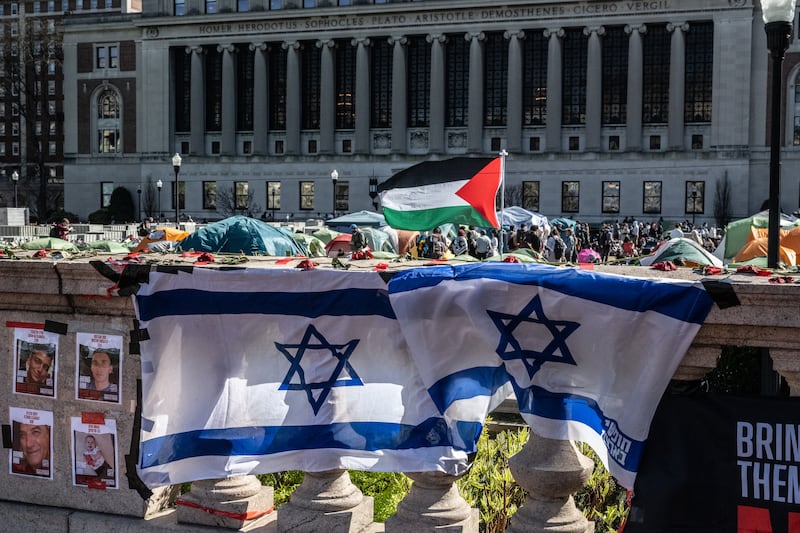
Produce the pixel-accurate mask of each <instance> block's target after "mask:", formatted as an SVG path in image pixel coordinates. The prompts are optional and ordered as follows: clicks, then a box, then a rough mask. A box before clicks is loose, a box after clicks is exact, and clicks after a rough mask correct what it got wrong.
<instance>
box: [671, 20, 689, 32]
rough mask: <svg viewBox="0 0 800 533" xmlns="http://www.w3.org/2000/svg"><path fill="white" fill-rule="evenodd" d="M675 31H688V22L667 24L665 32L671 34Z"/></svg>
mask: <svg viewBox="0 0 800 533" xmlns="http://www.w3.org/2000/svg"><path fill="white" fill-rule="evenodd" d="M675 30H681V31H682V32H684V33H685V32H687V31H689V23H688V22H667V31H668V32H670V33H672V32H673V31H675Z"/></svg>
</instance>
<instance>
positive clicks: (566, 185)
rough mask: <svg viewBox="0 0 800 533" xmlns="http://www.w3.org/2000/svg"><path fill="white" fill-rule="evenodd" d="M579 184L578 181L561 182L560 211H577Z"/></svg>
mask: <svg viewBox="0 0 800 533" xmlns="http://www.w3.org/2000/svg"><path fill="white" fill-rule="evenodd" d="M580 193H581V184H580V182H579V181H562V182H561V211H562V212H564V213H577V212H578V209H579V207H580Z"/></svg>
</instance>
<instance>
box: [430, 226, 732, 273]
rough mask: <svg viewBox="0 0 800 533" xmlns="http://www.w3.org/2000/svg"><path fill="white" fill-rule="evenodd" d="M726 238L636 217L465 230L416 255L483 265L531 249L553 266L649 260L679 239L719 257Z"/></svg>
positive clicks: (433, 241) (710, 229)
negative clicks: (585, 260) (582, 259)
mask: <svg viewBox="0 0 800 533" xmlns="http://www.w3.org/2000/svg"><path fill="white" fill-rule="evenodd" d="M722 233H723V232H722V231H721V230H719V229H718V228H717V227H716V226H709V225H708V223H703V224H701V225H699V226H695V225H694V224H692V223H690V222H689V221H684V222H682V223H678V224H675V227H673V228H671V229H670V230H667V229H666V228H665V227H664V223H663V220H662V219H658V220H654V221H649V222H643V221H639V220H636V219H635V218H634V217H626V218H624V219H623V220H622V221H618V220H617V221H613V222H610V221H609V222H604V223H602V224H600V225H599V226H595V227H593V228H592V227H590V225H589V224H588V223H586V222H580V221H575V222H574V223H569V224H561V225H555V226H553V227H540V226H538V225H536V224H526V223H521V224H519V226H518V227H517V226H516V225H510V226H508V227H507V228H504V230H503V231H502V232H501V231H499V230H497V229H488V230H487V229H481V228H476V227H474V226H468V227H467V226H461V227H459V228H458V230H457V232H456V235H455V236H454V237H452V238H451V239H449V242H448V239H447V238H445V237H444V236H443V235H442V232H441V228H436V229H435V230H434V231H433V232H430V233H425V234H422V235H421V236H420V238H419V239H418V240H417V249H416V251H417V255H418V256H419V257H424V258H430V259H442V258H443V257H444V256H445V254H446V253H447V251H448V250H449V251H450V252H451V253H452V255H453V256H459V255H464V254H468V255H470V256H472V257H475V258H477V259H486V258H488V257H492V256H494V255H498V254H499V253H509V252H515V251H518V250H520V249H527V250H532V251H533V252H535V253H536V254H537V256H538V257H540V258H541V259H543V260H545V261H548V262H551V263H559V262H571V263H575V262H578V261H579V255H583V254H581V252H582V251H583V250H588V251H591V252H592V253H591V254H589V257H596V258H597V260H598V261H609V260H615V259H625V258H634V257H638V256H641V255H647V254H649V253H652V252H653V251H654V250H655V249H656V248H657V247H658V246H659V244H661V243H663V242H665V241H667V240H669V239H671V238H674V237H685V238H689V239H692V240H694V241H696V242H697V243H698V244H700V245H701V246H703V247H704V248H705V249H706V250H708V251H709V252H713V251H714V250H715V249H716V247H717V246H718V245H719V242H720V240H721V238H722Z"/></svg>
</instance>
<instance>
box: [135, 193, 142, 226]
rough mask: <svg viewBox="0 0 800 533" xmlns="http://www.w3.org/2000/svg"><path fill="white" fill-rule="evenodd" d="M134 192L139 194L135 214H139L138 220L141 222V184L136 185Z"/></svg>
mask: <svg viewBox="0 0 800 533" xmlns="http://www.w3.org/2000/svg"><path fill="white" fill-rule="evenodd" d="M136 194H138V195H139V212H138V213H137V214H138V216H139V219H138V220H139V221H140V222H141V220H142V186H141V185H139V186H138V187H136Z"/></svg>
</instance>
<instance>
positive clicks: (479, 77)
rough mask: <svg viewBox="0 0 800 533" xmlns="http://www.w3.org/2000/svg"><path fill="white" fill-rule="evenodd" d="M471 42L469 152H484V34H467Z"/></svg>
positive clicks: (466, 36) (468, 110) (468, 40)
mask: <svg viewBox="0 0 800 533" xmlns="http://www.w3.org/2000/svg"><path fill="white" fill-rule="evenodd" d="M464 38H465V39H466V40H467V42H469V43H470V44H469V102H468V109H467V112H468V118H467V152H470V153H481V152H483V80H484V78H485V77H486V75H485V73H484V71H483V45H482V44H481V43H482V42H483V41H484V40H485V39H486V35H485V34H484V33H483V32H477V33H467V34H466V35H465V36H464Z"/></svg>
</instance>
